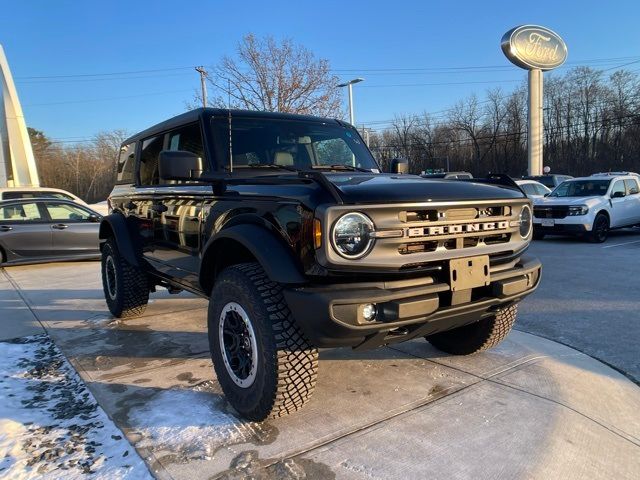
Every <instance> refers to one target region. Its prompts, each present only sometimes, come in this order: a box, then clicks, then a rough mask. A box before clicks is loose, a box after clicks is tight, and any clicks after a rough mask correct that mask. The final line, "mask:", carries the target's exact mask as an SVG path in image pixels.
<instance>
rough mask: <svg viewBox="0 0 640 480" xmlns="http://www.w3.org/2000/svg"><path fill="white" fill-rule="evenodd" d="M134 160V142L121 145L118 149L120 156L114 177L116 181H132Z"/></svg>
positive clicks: (125, 182) (124, 182)
mask: <svg viewBox="0 0 640 480" xmlns="http://www.w3.org/2000/svg"><path fill="white" fill-rule="evenodd" d="M135 160H136V142H133V143H130V144H129V145H123V146H122V148H121V149H120V157H119V158H118V176H117V177H116V183H123V184H127V183H129V184H131V183H134V181H135V180H134V172H135Z"/></svg>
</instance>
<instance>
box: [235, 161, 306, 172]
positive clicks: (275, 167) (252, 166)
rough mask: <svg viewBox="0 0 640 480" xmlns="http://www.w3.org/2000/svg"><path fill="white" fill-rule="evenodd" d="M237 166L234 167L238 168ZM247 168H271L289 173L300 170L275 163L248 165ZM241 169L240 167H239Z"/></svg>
mask: <svg viewBox="0 0 640 480" xmlns="http://www.w3.org/2000/svg"><path fill="white" fill-rule="evenodd" d="M238 167H239V165H236V168H238ZM247 167H248V168H273V169H277V170H287V171H289V172H299V171H300V169H299V168H296V167H292V166H290V165H276V164H275V163H250V164H248V165H247ZM240 168H242V167H240Z"/></svg>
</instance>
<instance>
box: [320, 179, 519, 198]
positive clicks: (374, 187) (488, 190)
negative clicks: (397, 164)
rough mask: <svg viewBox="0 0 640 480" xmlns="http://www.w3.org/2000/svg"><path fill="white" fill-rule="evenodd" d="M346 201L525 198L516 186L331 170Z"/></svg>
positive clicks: (336, 184)
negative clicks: (333, 171)
mask: <svg viewBox="0 0 640 480" xmlns="http://www.w3.org/2000/svg"><path fill="white" fill-rule="evenodd" d="M326 177H327V179H328V180H329V181H330V182H331V183H332V184H333V185H335V187H336V188H337V189H338V190H339V191H340V195H341V196H342V198H343V200H344V201H345V203H385V202H429V201H439V202H440V201H461V200H495V199H500V200H501V199H510V198H526V197H524V195H523V194H522V193H521V192H520V191H518V190H516V189H513V188H508V187H503V186H497V185H487V184H483V183H477V182H468V181H457V180H431V179H425V178H422V177H419V176H416V175H394V174H373V173H372V174H367V173H351V172H349V173H348V174H345V173H329V174H326Z"/></svg>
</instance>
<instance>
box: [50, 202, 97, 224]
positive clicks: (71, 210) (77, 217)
mask: <svg viewBox="0 0 640 480" xmlns="http://www.w3.org/2000/svg"><path fill="white" fill-rule="evenodd" d="M46 207H47V212H49V216H50V217H51V220H53V221H60V220H64V221H67V222H68V221H72V222H73V221H75V222H82V221H87V220H88V219H89V215H90V213H89V212H87V211H86V210H84V209H82V208H80V207H76V206H75V205H69V204H68V203H47V204H46Z"/></svg>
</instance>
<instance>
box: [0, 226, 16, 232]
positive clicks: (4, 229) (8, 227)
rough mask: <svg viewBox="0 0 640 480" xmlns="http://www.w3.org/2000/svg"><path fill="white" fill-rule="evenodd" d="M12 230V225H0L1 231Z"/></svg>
mask: <svg viewBox="0 0 640 480" xmlns="http://www.w3.org/2000/svg"><path fill="white" fill-rule="evenodd" d="M11 230H13V227H10V226H9V225H2V226H0V232H9V231H11Z"/></svg>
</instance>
